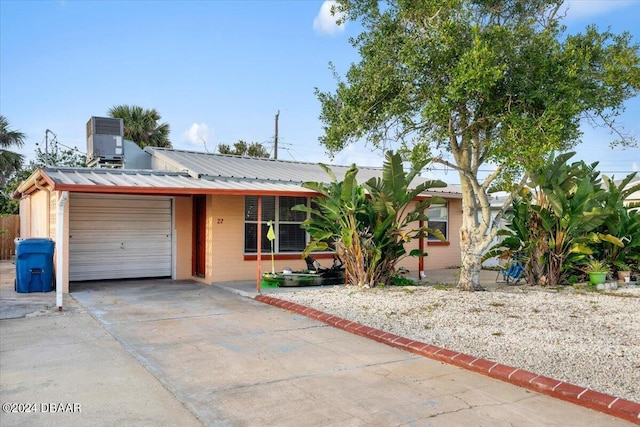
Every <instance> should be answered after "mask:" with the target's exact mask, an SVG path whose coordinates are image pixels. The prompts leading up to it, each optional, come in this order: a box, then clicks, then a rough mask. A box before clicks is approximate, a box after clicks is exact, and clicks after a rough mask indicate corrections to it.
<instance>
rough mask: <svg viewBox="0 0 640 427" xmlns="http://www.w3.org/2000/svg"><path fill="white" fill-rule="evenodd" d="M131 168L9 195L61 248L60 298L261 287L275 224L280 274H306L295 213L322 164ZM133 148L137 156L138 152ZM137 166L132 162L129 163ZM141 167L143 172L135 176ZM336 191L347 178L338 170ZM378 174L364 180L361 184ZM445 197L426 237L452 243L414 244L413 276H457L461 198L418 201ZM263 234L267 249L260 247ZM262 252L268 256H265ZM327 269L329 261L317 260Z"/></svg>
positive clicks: (175, 162) (214, 157) (147, 157)
mask: <svg viewBox="0 0 640 427" xmlns="http://www.w3.org/2000/svg"><path fill="white" fill-rule="evenodd" d="M128 143H129V145H126V147H127V150H129V151H131V152H133V153H131V155H132V157H135V158H136V161H135V162H132V164H135V165H136V168H135V169H132V168H130V167H128V164H127V162H124V164H123V165H124V167H119V168H114V167H93V168H69V167H45V168H43V169H40V170H37V171H36V172H34V173H33V174H32V175H31V176H30V177H29V178H28V179H27V180H26V181H24V182H23V183H22V184H21V185H20V186H19V187H18V189H17V190H16V192H15V193H14V197H15V198H19V199H20V230H21V237H23V238H29V237H50V238H52V239H54V240H55V241H56V255H55V263H54V264H55V266H56V279H57V287H58V288H59V289H61V292H64V293H68V292H69V291H70V290H71V291H73V283H74V282H76V281H87V280H103V279H124V278H143V277H170V278H173V279H176V280H182V279H193V280H197V281H200V282H203V283H207V284H211V283H214V282H224V281H236V280H258V281H259V278H260V272H261V271H263V272H264V271H270V270H271V262H272V258H271V245H270V243H271V242H270V241H269V240H268V239H267V238H266V234H267V231H268V227H267V221H269V220H271V221H273V224H274V230H275V234H276V238H275V240H274V260H275V269H276V270H277V271H281V270H282V269H283V268H287V267H289V268H293V269H302V268H304V266H305V264H304V261H303V260H302V259H301V252H302V250H303V249H304V247H305V245H306V243H307V241H308V236H307V235H306V233H305V232H304V230H302V229H301V228H300V224H301V223H302V221H304V219H305V215H306V214H305V213H302V212H297V211H291V207H293V206H294V205H298V204H301V203H310V199H311V198H312V197H314V196H316V195H317V194H315V193H314V192H312V191H310V190H307V189H305V188H303V187H302V186H301V185H300V184H301V183H302V182H305V181H319V182H328V181H329V180H330V179H329V176H328V175H327V174H326V172H325V171H324V170H322V168H320V167H319V166H318V165H317V164H315V163H303V162H294V161H283V160H274V159H265V158H249V157H238V156H230V155H221V154H211V153H203V152H194V151H183V150H174V149H164V148H157V147H153V148H152V147H147V148H146V149H144V150H141V149H139V148H138V147H137V146H135V144H132V143H130V142H128ZM130 145H133V146H135V148H131V147H130ZM134 154H135V156H134ZM140 165H144V166H145V167H144V168H139V166H140ZM331 169H332V171H333V172H334V173H335V175H336V176H337V177H338V179H341V178H342V177H344V173H345V172H346V170H347V169H348V167H346V166H331ZM380 174H381V170H380V169H378V168H366V167H363V168H360V169H359V172H358V175H357V179H358V181H359V182H364V181H366V180H367V179H369V178H370V177H373V176H379V175H380ZM433 195H438V196H441V197H442V198H444V199H445V200H446V203H445V204H444V205H438V206H434V207H432V208H431V210H430V212H429V214H430V226H432V227H438V228H439V229H441V230H442V231H443V232H444V234H445V235H446V237H447V241H446V242H440V241H437V240H435V241H434V240H430V239H428V238H425V239H418V240H416V241H412V242H410V243H409V245H413V246H412V247H410V248H408V249H409V250H410V249H413V248H414V247H415V248H417V247H422V248H424V249H425V250H426V251H427V252H428V253H429V256H428V257H427V258H425V259H424V260H421V259H417V258H407V259H405V260H404V261H403V263H402V266H403V267H405V268H407V269H408V270H409V271H410V272H411V274H412V275H414V276H416V277H417V276H418V274H419V272H421V271H424V270H428V269H435V268H444V267H450V266H455V265H459V264H460V245H459V235H458V234H459V233H458V229H459V227H460V225H461V221H462V218H461V193H460V190H459V189H458V188H455V187H447V188H437V189H433V190H431V191H429V192H428V193H425V194H423V195H422V197H431V196H433ZM258 230H261V231H260V233H261V235H262V237H261V239H258ZM258 241H261V247H258ZM314 256H315V257H316V258H317V259H318V260H319V261H320V263H321V264H322V265H324V266H326V267H328V266H329V263H330V261H331V260H330V258H331V254H329V253H325V254H316V255H314Z"/></svg>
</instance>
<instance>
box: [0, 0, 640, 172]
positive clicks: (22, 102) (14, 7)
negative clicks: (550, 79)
mask: <svg viewBox="0 0 640 427" xmlns="http://www.w3.org/2000/svg"><path fill="white" fill-rule="evenodd" d="M328 3H329V2H323V1H321V0H320V1H302V0H300V1H296V0H289V1H267V0H264V1H259V0H254V1H204V0H203V1H168V0H167V1H159V2H151V1H128V2H120V1H80V0H76V1H74V0H68V1H28V0H27V1H24V0H22V1H19V0H0V114H2V115H4V116H5V117H7V118H8V120H9V121H10V122H11V127H12V128H13V129H16V130H20V131H22V132H24V133H25V134H26V135H27V143H26V145H25V147H24V148H23V149H22V150H21V152H22V153H24V154H25V155H26V156H27V157H28V158H32V157H33V153H34V150H35V146H36V145H35V144H36V143H42V142H44V139H45V131H46V130H47V129H49V130H50V131H51V132H53V133H54V134H55V135H56V136H57V140H58V141H59V142H60V143H62V144H64V145H66V146H70V147H73V146H77V147H78V148H80V150H82V151H84V150H85V148H86V131H85V126H86V122H87V121H88V120H89V118H90V117H91V116H106V115H107V111H108V109H109V108H111V107H112V106H114V105H120V104H128V105H140V106H142V107H144V108H155V109H156V110H157V111H158V112H159V113H160V114H161V115H162V121H164V122H167V123H169V125H170V126H171V136H170V138H171V141H172V142H173V145H174V147H175V148H178V149H188V150H197V151H204V150H205V146H204V143H203V141H206V147H207V148H208V150H209V151H211V152H215V151H216V147H217V145H218V144H220V143H225V144H233V143H234V142H236V141H238V140H239V139H243V140H245V141H249V142H254V141H255V142H261V143H264V144H265V145H267V146H268V147H271V145H270V144H271V143H272V142H273V136H274V118H275V114H276V113H277V112H278V111H280V116H279V141H280V150H279V158H281V159H285V160H292V159H293V160H298V161H309V162H319V161H324V162H329V161H330V160H329V158H328V157H327V156H326V154H325V150H324V148H323V147H322V146H320V144H319V143H318V137H319V136H321V134H322V124H321V122H320V121H319V120H318V115H319V113H320V104H319V102H318V100H317V98H316V97H315V95H314V88H315V87H318V88H319V89H321V90H325V91H326V90H332V89H334V88H335V81H334V79H333V76H332V72H331V70H330V69H329V67H328V63H329V61H332V62H333V63H334V64H335V65H336V67H337V70H338V71H339V72H340V73H342V74H344V72H345V71H346V69H347V68H348V66H349V64H350V63H351V62H356V61H357V60H358V56H357V52H356V51H355V49H353V47H352V46H351V45H350V44H349V42H348V38H349V36H353V35H355V34H357V32H358V28H357V27H356V26H355V25H354V23H348V24H347V25H346V27H337V26H336V25H335V23H334V22H333V21H332V19H331V17H330V16H329V14H328V9H329V7H330V5H329V4H328ZM564 22H565V24H567V26H568V29H569V32H576V31H580V30H582V29H583V28H584V27H585V26H586V25H587V24H590V23H595V24H597V25H598V26H599V27H600V28H601V29H604V28H606V27H607V26H611V28H612V30H613V31H614V32H621V31H624V30H626V31H629V32H631V33H632V35H633V37H634V41H635V42H636V43H640V26H639V25H638V22H640V0H582V1H579V0H574V1H571V2H569V11H568V12H567V19H566V20H565V21H564ZM639 119H640V99H638V97H636V98H635V99H633V100H630V101H629V102H628V103H627V112H626V113H625V115H624V116H623V118H622V120H621V123H623V125H624V127H625V130H626V131H627V132H628V133H631V134H633V135H635V136H636V137H637V138H639V139H640V120H639ZM584 131H585V136H584V139H583V140H584V142H583V143H582V144H581V145H580V146H578V148H577V151H578V156H576V159H577V158H581V159H584V160H586V161H589V162H592V161H596V160H599V161H600V167H599V169H600V170H601V171H602V172H604V173H607V174H614V173H615V175H616V177H622V176H623V175H626V174H627V173H629V172H631V171H637V170H640V149H638V148H634V149H627V150H621V149H615V150H614V149H611V148H609V146H608V142H609V141H610V140H612V139H613V137H612V136H610V135H609V134H608V132H606V131H603V130H593V129H591V128H589V127H585V128H584ZM49 136H50V137H51V135H49ZM381 158H382V155H381V153H379V152H371V151H370V150H369V149H368V148H366V147H364V146H363V145H356V146H353V147H350V148H347V149H345V150H344V151H343V152H341V153H339V154H338V155H336V157H335V159H334V160H333V162H335V163H339V164H349V163H352V162H355V163H358V164H360V165H371V166H380V165H381V163H382V160H381ZM435 176H437V177H441V178H443V179H445V180H446V181H448V182H450V183H457V182H459V181H458V177H457V173H454V172H453V171H450V172H448V173H446V174H435Z"/></svg>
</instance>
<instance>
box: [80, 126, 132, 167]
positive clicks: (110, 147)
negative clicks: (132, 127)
mask: <svg viewBox="0 0 640 427" xmlns="http://www.w3.org/2000/svg"><path fill="white" fill-rule="evenodd" d="M123 138H124V122H123V120H122V119H113V118H110V117H91V119H89V121H88V122H87V154H88V157H89V159H90V160H95V159H100V160H103V161H104V160H106V161H114V160H115V161H120V160H123V159H124V145H123Z"/></svg>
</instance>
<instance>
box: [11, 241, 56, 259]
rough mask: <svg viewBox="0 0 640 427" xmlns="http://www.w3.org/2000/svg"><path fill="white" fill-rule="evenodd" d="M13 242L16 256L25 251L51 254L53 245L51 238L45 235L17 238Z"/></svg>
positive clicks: (25, 252)
mask: <svg viewBox="0 0 640 427" xmlns="http://www.w3.org/2000/svg"><path fill="white" fill-rule="evenodd" d="M14 242H15V244H16V256H20V255H22V254H27V253H50V254H52V255H53V248H54V246H55V242H54V241H53V239H50V238H46V237H36V238H28V239H22V238H17V239H15V240H14Z"/></svg>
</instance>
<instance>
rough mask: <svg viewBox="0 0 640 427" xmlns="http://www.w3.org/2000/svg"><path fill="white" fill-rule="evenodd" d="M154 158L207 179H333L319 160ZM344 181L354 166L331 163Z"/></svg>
mask: <svg viewBox="0 0 640 427" xmlns="http://www.w3.org/2000/svg"><path fill="white" fill-rule="evenodd" d="M145 151H147V152H148V153H150V154H151V155H152V156H153V157H155V158H157V159H158V160H161V161H162V162H163V163H164V164H166V165H169V167H171V168H172V169H174V170H179V171H185V172H187V173H188V174H189V175H191V176H193V177H198V178H203V179H207V180H208V179H214V180H216V179H221V178H224V179H228V178H234V179H239V180H250V181H252V182H253V181H254V180H265V181H268V182H271V183H275V182H282V183H292V184H296V185H300V184H302V183H303V182H307V181H313V182H324V183H328V182H330V180H331V179H330V177H329V175H328V174H327V173H326V172H325V171H324V170H323V169H322V168H321V167H320V166H319V165H318V163H306V162H296V161H287V160H276V159H267V158H259V157H240V156H232V155H225V154H213V153H202V152H197V151H183V150H174V149H168V148H158V147H147V148H146V149H145ZM327 166H328V167H329V169H330V170H331V171H332V172H333V173H334V174H335V176H336V178H337V179H338V180H341V179H342V178H343V177H344V175H345V173H346V172H347V170H349V167H350V166H342V165H327ZM381 175H382V168H373V167H360V166H359V167H358V175H357V180H358V182H361V183H362V182H366V181H367V180H369V179H370V178H374V177H380V176H381ZM424 181H428V179H427V178H424V177H416V179H415V182H414V184H415V185H417V184H418V183H421V182H424ZM427 193H428V194H436V193H437V194H450V195H452V196H453V197H455V196H460V193H461V192H460V188H459V187H456V186H447V187H444V188H433V189H430V190H429V191H428V192H427Z"/></svg>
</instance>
